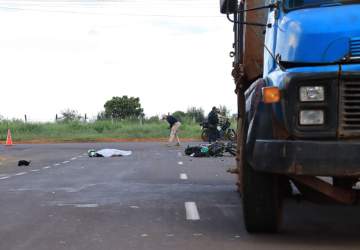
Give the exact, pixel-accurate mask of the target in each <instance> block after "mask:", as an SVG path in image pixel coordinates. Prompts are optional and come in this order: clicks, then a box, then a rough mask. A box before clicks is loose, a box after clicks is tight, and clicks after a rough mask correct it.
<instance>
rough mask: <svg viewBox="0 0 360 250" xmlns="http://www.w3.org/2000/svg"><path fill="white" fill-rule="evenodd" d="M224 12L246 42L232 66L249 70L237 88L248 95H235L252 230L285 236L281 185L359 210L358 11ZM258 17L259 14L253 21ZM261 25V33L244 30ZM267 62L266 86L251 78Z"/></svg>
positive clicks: (228, 6)
mask: <svg viewBox="0 0 360 250" xmlns="http://www.w3.org/2000/svg"><path fill="white" fill-rule="evenodd" d="M221 6H222V12H223V13H224V12H226V13H227V15H228V16H229V14H234V17H235V16H236V15H237V18H234V19H235V25H234V31H236V30H235V29H237V27H238V29H239V30H237V31H238V32H240V34H238V37H241V39H244V41H243V44H242V46H238V47H239V48H240V50H242V51H240V52H238V51H235V53H240V58H241V59H242V60H240V61H239V62H238V63H234V70H236V67H241V68H242V69H244V70H243V71H242V72H243V74H242V75H241V76H240V78H241V79H240V80H239V79H236V77H238V75H239V74H237V75H236V74H235V81H238V82H246V81H247V85H248V87H247V89H246V91H244V92H243V93H241V91H240V92H238V95H243V97H244V99H245V101H244V106H245V107H244V112H243V114H240V112H239V119H240V123H239V124H240V125H241V126H240V128H239V129H238V130H239V131H238V133H240V134H241V133H242V138H241V139H238V144H239V150H238V152H239V153H240V155H239V156H238V158H239V159H240V160H238V162H237V173H238V175H239V182H240V186H241V188H240V189H241V193H242V198H243V208H244V216H245V225H246V228H247V230H248V231H249V232H274V231H278V230H279V224H280V221H281V213H280V211H281V200H282V197H283V193H284V192H283V190H284V189H286V187H285V186H284V185H283V184H284V183H288V181H289V180H290V181H291V182H293V183H294V184H295V185H296V186H297V187H298V189H299V190H300V191H302V194H303V195H304V196H307V195H308V196H309V197H312V198H313V197H318V198H319V199H321V198H323V199H326V200H331V201H333V202H336V203H342V204H353V203H355V202H356V200H357V197H358V193H357V191H356V190H354V189H353V186H354V185H355V183H356V182H357V181H358V180H359V176H360V153H359V152H360V28H359V27H360V15H359V13H360V1H359V0H353V1H348V0H283V1H270V2H268V3H266V2H264V1H251V0H247V1H245V2H237V1H231V0H224V1H221ZM261 6H263V7H264V8H261ZM259 9H264V10H259ZM224 10H225V11H224ZM258 10H259V11H262V14H253V12H255V11H258ZM265 20H266V21H265ZM254 21H255V22H257V23H255V24H257V27H255V28H254V27H251V28H249V27H245V26H251V25H254ZM264 21H265V23H263V24H264V25H263V26H260V25H259V22H260V24H261V22H264ZM239 26H240V27H239ZM259 26H260V28H259ZM256 28H257V29H260V31H258V33H257V39H258V40H257V43H256V46H254V44H253V42H252V41H251V40H253V39H252V38H253V37H254V36H253V34H251V32H252V31H251V30H254V29H256ZM253 33H254V31H253ZM255 33H256V32H255ZM259 34H264V35H263V37H262V38H259ZM237 42H238V41H237V40H236V39H235V43H237ZM251 43H252V44H251ZM234 47H235V48H236V46H234ZM259 51H261V52H259ZM260 53H261V54H260ZM260 59H262V65H261V66H262V67H261V69H259V70H258V72H256V73H257V74H258V75H259V77H258V78H257V79H256V80H255V81H253V79H254V78H253V77H248V75H256V73H253V71H254V67H255V66H254V62H255V61H259V60H260ZM249 79H250V80H249ZM242 84H243V83H242ZM239 106H241V105H239ZM241 152H243V153H241ZM319 176H326V177H331V179H332V181H331V182H330V183H329V182H326V181H323V180H322V179H321V178H318V177H319ZM284 180H285V182H284ZM286 185H288V184H286Z"/></svg>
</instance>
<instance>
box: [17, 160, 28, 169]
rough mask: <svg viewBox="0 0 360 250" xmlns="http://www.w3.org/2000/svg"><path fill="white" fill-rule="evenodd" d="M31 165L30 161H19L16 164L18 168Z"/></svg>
mask: <svg viewBox="0 0 360 250" xmlns="http://www.w3.org/2000/svg"><path fill="white" fill-rule="evenodd" d="M30 163H31V161H26V160H20V161H19V162H18V166H19V167H21V166H29V165H30Z"/></svg>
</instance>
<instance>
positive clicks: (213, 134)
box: [208, 107, 219, 143]
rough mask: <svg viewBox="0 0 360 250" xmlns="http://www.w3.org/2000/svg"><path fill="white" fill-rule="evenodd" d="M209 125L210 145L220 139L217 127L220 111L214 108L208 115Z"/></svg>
mask: <svg viewBox="0 0 360 250" xmlns="http://www.w3.org/2000/svg"><path fill="white" fill-rule="evenodd" d="M208 124H209V143H211V142H214V141H216V140H217V139H218V138H219V131H218V129H217V126H218V124H219V117H218V109H217V108H216V107H213V108H212V109H211V111H210V113H209V115H208Z"/></svg>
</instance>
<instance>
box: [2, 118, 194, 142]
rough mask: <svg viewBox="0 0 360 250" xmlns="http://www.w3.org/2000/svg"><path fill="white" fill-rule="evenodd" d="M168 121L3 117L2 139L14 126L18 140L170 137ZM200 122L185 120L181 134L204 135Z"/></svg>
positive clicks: (13, 134)
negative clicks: (55, 120) (31, 120)
mask: <svg viewBox="0 0 360 250" xmlns="http://www.w3.org/2000/svg"><path fill="white" fill-rule="evenodd" d="M168 127H169V126H168V124H167V123H166V122H163V121H144V122H142V124H140V122H139V121H114V122H111V121H96V122H87V123H85V122H76V121H75V122H67V123H64V122H59V123H24V122H22V121H1V122H0V140H1V141H2V142H4V141H5V140H6V135H7V129H8V128H10V130H11V133H12V139H13V141H14V142H16V141H40V142H41V141H51V142H69V141H74V142H85V141H100V140H111V139H151V138H156V139H157V138H166V137H168V135H169V129H168ZM200 133H201V127H200V126H199V123H194V122H191V121H188V122H186V121H184V122H183V123H182V126H181V127H180V134H179V136H180V137H181V138H193V139H197V138H200Z"/></svg>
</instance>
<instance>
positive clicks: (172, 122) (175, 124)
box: [163, 115, 181, 146]
mask: <svg viewBox="0 0 360 250" xmlns="http://www.w3.org/2000/svg"><path fill="white" fill-rule="evenodd" d="M163 120H166V121H167V122H168V123H169V126H170V136H169V142H168V146H171V143H172V142H173V141H174V139H175V138H176V140H177V143H176V146H180V140H179V137H178V135H177V132H178V129H179V127H180V125H181V123H180V122H179V121H178V119H176V118H175V117H174V116H172V115H165V116H163Z"/></svg>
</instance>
